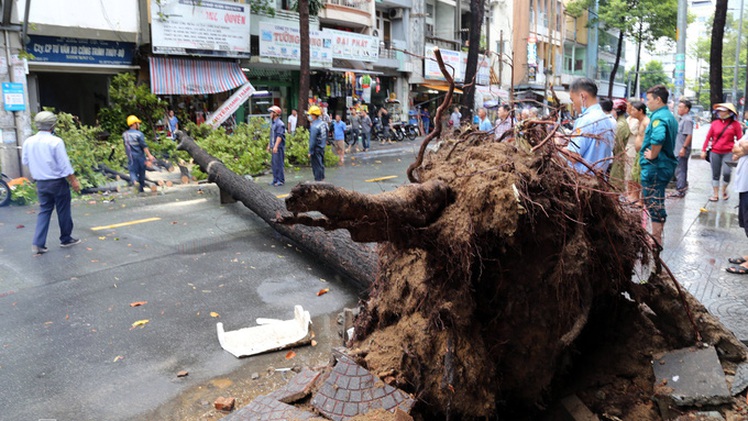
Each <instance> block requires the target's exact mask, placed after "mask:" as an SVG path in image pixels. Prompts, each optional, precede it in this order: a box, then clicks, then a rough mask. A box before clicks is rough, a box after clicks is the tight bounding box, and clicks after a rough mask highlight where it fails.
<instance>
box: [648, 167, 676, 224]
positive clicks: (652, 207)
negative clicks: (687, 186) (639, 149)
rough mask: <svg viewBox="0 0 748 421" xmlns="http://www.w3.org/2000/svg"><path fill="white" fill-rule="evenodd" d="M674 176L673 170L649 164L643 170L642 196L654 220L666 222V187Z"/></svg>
mask: <svg viewBox="0 0 748 421" xmlns="http://www.w3.org/2000/svg"><path fill="white" fill-rule="evenodd" d="M671 178H673V171H665V170H663V169H660V168H653V167H651V166H649V165H648V166H647V168H642V171H641V185H642V197H643V198H644V205H645V206H646V207H647V211H648V212H649V217H650V218H651V219H652V222H659V223H663V224H664V223H665V220H666V219H667V212H666V211H665V187H667V184H668V183H669V182H670V179H671Z"/></svg>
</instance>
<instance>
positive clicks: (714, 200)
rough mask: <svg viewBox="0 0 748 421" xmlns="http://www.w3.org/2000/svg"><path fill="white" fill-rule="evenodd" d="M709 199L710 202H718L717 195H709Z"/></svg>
mask: <svg viewBox="0 0 748 421" xmlns="http://www.w3.org/2000/svg"><path fill="white" fill-rule="evenodd" d="M709 201H710V202H718V201H719V197H717V196H712V197H710V198H709Z"/></svg>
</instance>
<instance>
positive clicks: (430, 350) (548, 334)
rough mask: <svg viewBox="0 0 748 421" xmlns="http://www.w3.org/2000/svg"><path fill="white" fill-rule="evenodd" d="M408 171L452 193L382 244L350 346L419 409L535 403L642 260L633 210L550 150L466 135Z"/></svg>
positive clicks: (439, 411)
mask: <svg viewBox="0 0 748 421" xmlns="http://www.w3.org/2000/svg"><path fill="white" fill-rule="evenodd" d="M417 175H418V177H419V180H420V181H421V182H422V183H423V182H426V181H429V180H440V181H442V182H444V183H446V184H447V185H448V186H449V187H450V188H451V189H452V191H453V192H454V195H455V200H454V202H453V203H452V204H451V205H449V206H448V207H447V208H446V209H445V210H444V211H443V213H442V214H441V216H440V217H439V218H438V220H437V221H436V222H434V223H433V224H431V225H429V226H428V227H426V228H424V229H422V230H420V231H419V232H418V234H417V235H418V236H419V237H420V239H419V241H416V242H414V241H413V239H412V238H409V239H397V238H394V239H391V241H390V242H389V243H387V244H385V245H380V247H379V249H378V253H379V257H380V271H379V274H378V277H377V279H376V281H375V283H374V285H373V287H372V292H371V296H370V299H369V301H368V302H367V303H366V305H365V308H364V310H363V312H362V314H361V316H360V317H359V318H358V319H357V322H356V335H355V340H354V343H353V344H352V345H353V347H355V348H357V349H358V350H359V351H360V354H359V355H360V357H361V358H360V360H361V361H362V362H363V363H364V364H365V365H366V366H367V367H368V368H369V369H371V370H372V371H373V372H374V373H378V374H384V375H389V376H391V378H393V379H394V381H395V382H396V383H397V385H398V386H399V387H401V388H403V389H405V390H407V391H409V392H412V393H414V394H415V395H416V397H417V398H418V399H419V402H420V404H419V405H420V406H419V408H420V410H421V412H422V413H424V414H429V416H430V417H434V416H445V415H447V414H451V415H457V416H459V417H460V418H462V419H472V418H479V417H488V416H494V415H496V414H497V413H499V414H508V413H515V411H516V410H517V408H522V410H523V411H525V413H527V412H526V411H527V410H528V409H529V410H531V411H536V410H537V409H538V408H542V407H543V403H544V402H546V401H547V400H548V399H549V397H551V396H552V395H553V390H554V389H559V390H560V389H562V386H563V385H564V384H565V383H564V382H559V381H560V379H562V377H561V376H559V375H557V373H559V372H560V370H561V368H563V367H564V362H565V361H568V360H569V359H568V357H569V356H570V355H573V353H572V351H577V348H576V342H577V341H576V340H577V338H578V337H579V335H580V334H581V333H582V331H583V329H584V328H585V326H587V324H588V320H589V318H590V317H593V316H594V317H599V316H601V315H602V316H603V317H605V314H606V313H605V311H603V310H604V309H610V308H611V306H613V307H615V306H616V305H617V304H618V303H619V302H622V301H624V300H623V298H622V296H621V292H622V291H625V290H626V289H627V285H628V284H629V283H630V277H631V273H632V269H633V266H634V263H635V261H636V260H637V259H638V258H640V257H642V256H645V257H646V256H647V251H646V244H647V242H646V240H645V239H646V235H647V234H646V232H645V231H644V230H643V229H642V228H641V226H640V224H639V223H638V221H639V217H638V216H637V215H636V214H634V213H632V212H629V211H627V210H625V209H624V208H622V207H621V205H620V203H619V202H618V195H617V194H616V193H611V192H610V191H609V189H608V186H607V184H605V182H604V181H601V180H600V179H598V178H596V177H593V176H580V175H579V174H577V173H576V172H574V171H573V170H572V169H571V168H570V166H569V165H568V163H567V162H566V161H565V160H564V159H563V158H561V157H560V156H559V155H558V154H557V151H556V149H555V148H554V147H553V145H549V147H547V148H540V149H539V150H538V151H536V152H534V153H531V152H529V151H527V150H521V149H518V148H516V147H515V146H513V145H511V144H506V143H495V142H492V141H491V137H490V136H480V135H476V134H475V133H468V134H466V135H463V137H461V138H459V139H448V140H446V141H443V142H442V143H441V144H440V146H439V149H438V151H436V152H435V153H432V154H431V155H429V156H427V157H426V159H425V160H424V163H423V165H422V166H421V168H419V169H418V171H417ZM414 243H416V244H419V245H420V246H419V247H418V248H412V247H407V246H405V245H406V244H408V245H410V244H414ZM622 323H626V321H625V320H623V321H622ZM594 351H595V350H594V349H590V352H594ZM554 380H555V381H556V382H555V383H554ZM552 386H553V387H552Z"/></svg>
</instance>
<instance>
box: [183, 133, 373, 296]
mask: <svg viewBox="0 0 748 421" xmlns="http://www.w3.org/2000/svg"><path fill="white" fill-rule="evenodd" d="M177 140H178V142H179V144H178V146H177V148H178V149H179V150H184V151H187V152H188V153H189V154H190V155H191V156H192V158H193V159H194V161H195V163H197V164H198V165H199V166H200V167H201V169H202V170H203V172H205V173H206V174H207V175H208V181H210V182H214V183H216V184H217V185H218V186H219V187H220V188H221V190H223V191H224V192H226V193H227V194H229V195H230V196H232V197H233V198H234V199H236V200H238V201H240V202H242V203H243V204H244V206H246V207H247V208H249V209H250V210H252V212H254V213H256V214H257V215H258V216H259V217H260V218H262V220H263V221H265V222H266V223H268V224H269V225H270V226H271V227H273V229H275V230H276V231H278V232H279V233H280V234H283V235H285V236H286V237H288V238H289V239H291V240H293V241H294V242H296V244H298V245H299V247H301V248H302V249H303V250H305V251H306V252H308V253H309V254H311V255H312V256H315V257H317V258H318V259H320V261H321V262H322V263H324V264H326V265H328V266H330V267H332V268H335V269H336V270H338V271H339V272H340V273H341V274H343V275H344V276H347V277H349V278H350V279H351V280H352V281H354V283H355V284H356V285H357V286H358V287H359V288H362V289H364V288H368V287H369V286H370V285H371V283H372V282H373V280H374V275H375V273H376V267H377V266H376V256H375V254H374V252H373V249H372V246H371V245H362V244H358V243H355V242H353V241H352V240H351V237H350V235H348V234H347V233H346V232H343V231H326V230H325V229H322V228H316V227H306V226H303V225H298V226H288V225H283V224H279V223H277V222H276V219H277V218H279V217H281V216H282V215H284V214H287V213H288V211H287V210H286V208H285V206H284V204H283V202H282V201H280V200H278V198H277V197H275V196H274V195H272V194H271V193H270V192H268V191H267V190H263V189H261V188H260V187H258V186H257V185H255V183H254V182H252V181H249V180H247V179H246V178H244V177H242V176H240V175H237V174H236V173H234V172H232V171H231V170H229V169H228V168H226V166H225V165H224V164H223V163H222V162H220V161H218V160H217V159H216V158H214V157H212V156H211V155H209V154H208V153H207V152H205V151H204V150H203V149H201V148H200V147H199V146H198V145H197V144H196V143H195V141H194V140H193V139H192V138H191V137H189V136H188V135H187V134H186V133H184V132H182V131H179V132H177Z"/></svg>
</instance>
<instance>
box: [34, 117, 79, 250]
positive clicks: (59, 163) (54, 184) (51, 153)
mask: <svg viewBox="0 0 748 421" xmlns="http://www.w3.org/2000/svg"><path fill="white" fill-rule="evenodd" d="M34 122H36V127H37V128H38V129H39V132H38V133H37V134H35V135H34V136H31V137H30V138H28V139H26V141H25V142H23V152H22V154H21V160H22V162H23V165H27V166H28V167H29V171H30V172H31V176H32V177H33V178H34V180H35V181H36V192H37V195H38V197H39V214H38V215H37V217H36V229H35V230H34V239H33V241H32V245H31V252H32V253H34V254H35V255H39V254H43V253H46V252H47V251H48V249H47V247H46V244H47V232H48V231H49V219H50V217H51V216H52V211H53V210H54V209H55V208H57V222H58V223H59V225H60V247H70V246H74V245H76V244H79V243H80V242H81V240H79V239H77V238H73V237H72V236H71V235H70V234H72V232H73V217H72V215H71V213H70V200H71V198H70V187H72V188H73V190H75V191H76V192H80V190H81V186H80V184H78V179H77V178H76V177H75V174H74V171H73V167H72V166H71V165H70V159H69V158H68V153H67V151H66V150H65V143H64V142H63V141H62V139H60V138H59V137H57V136H54V135H53V134H52V130H53V129H54V127H55V124H57V116H56V115H54V113H51V112H49V111H42V112H40V113H39V114H37V115H36V117H34Z"/></svg>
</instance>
